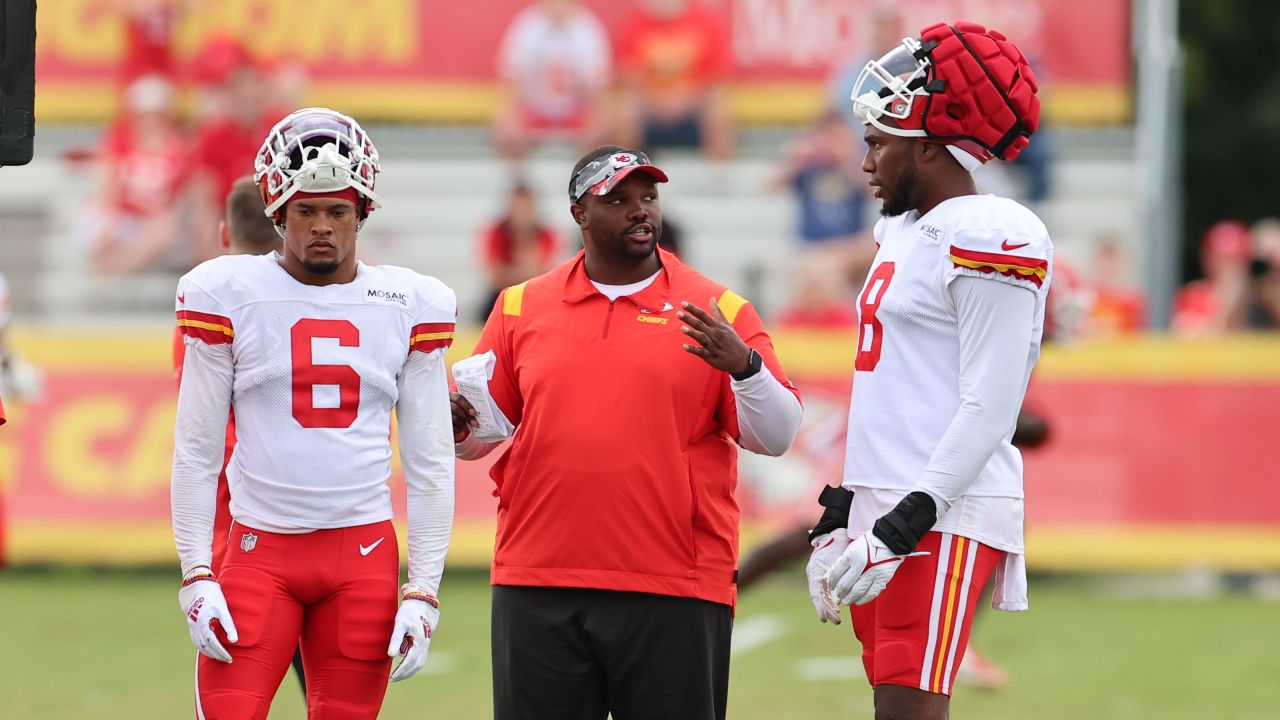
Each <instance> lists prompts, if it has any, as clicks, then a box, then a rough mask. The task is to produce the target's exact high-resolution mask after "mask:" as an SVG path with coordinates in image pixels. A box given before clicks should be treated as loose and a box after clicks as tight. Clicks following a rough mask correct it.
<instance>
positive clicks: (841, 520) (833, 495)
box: [809, 485, 853, 542]
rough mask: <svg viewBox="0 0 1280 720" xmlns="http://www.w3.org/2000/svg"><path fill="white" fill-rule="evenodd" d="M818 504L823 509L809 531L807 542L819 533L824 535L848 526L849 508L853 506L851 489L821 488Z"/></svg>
mask: <svg viewBox="0 0 1280 720" xmlns="http://www.w3.org/2000/svg"><path fill="white" fill-rule="evenodd" d="M818 504H819V505H821V506H822V507H823V508H824V509H823V511H822V519H820V520H818V524H817V525H814V526H813V529H812V530H810V531H809V542H813V539H814V538H816V537H818V536H819V535H826V534H827V533H829V532H831V531H833V530H839V529H840V528H847V527H849V508H850V507H852V506H853V491H852V490H845V489H844V488H842V487H831V486H830V485H828V486H827V487H824V488H822V493H821V494H820V495H818Z"/></svg>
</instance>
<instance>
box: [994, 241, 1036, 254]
mask: <svg viewBox="0 0 1280 720" xmlns="http://www.w3.org/2000/svg"><path fill="white" fill-rule="evenodd" d="M1030 244H1031V243H1029V242H1024V243H1018V244H1017V245H1010V244H1009V241H1008V240H1005V241H1004V242H1002V243H1000V249H1001V250H1004V251H1005V252H1009V251H1010V250H1017V249H1018V248H1024V247H1026V246H1028V245H1030Z"/></svg>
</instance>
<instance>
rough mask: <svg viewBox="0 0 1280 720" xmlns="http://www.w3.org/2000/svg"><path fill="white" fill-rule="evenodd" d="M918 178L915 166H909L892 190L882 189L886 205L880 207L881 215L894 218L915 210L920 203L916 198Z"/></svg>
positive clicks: (881, 192)
mask: <svg viewBox="0 0 1280 720" xmlns="http://www.w3.org/2000/svg"><path fill="white" fill-rule="evenodd" d="M917 180H918V178H917V177H916V166H915V164H914V163H913V164H911V165H908V166H907V167H906V168H905V169H904V170H903V171H902V174H901V175H899V176H898V181H897V182H896V183H894V184H893V187H892V188H882V189H881V191H880V194H881V196H882V199H883V200H884V203H883V204H882V205H881V206H880V214H881V215H883V216H885V217H894V216H897V215H901V214H903V213H906V212H910V211H911V210H915V209H916V208H917V207H918V206H919V205H920V203H919V202H918V201H917V198H915V197H914V196H915V194H916V189H917V187H918V186H919V182H918V181H917Z"/></svg>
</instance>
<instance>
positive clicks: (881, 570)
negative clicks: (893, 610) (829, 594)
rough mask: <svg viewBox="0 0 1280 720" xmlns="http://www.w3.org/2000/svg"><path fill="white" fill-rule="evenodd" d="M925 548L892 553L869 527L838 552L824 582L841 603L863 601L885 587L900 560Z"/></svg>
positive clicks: (874, 595) (847, 603)
mask: <svg viewBox="0 0 1280 720" xmlns="http://www.w3.org/2000/svg"><path fill="white" fill-rule="evenodd" d="M928 554H929V553H927V552H914V553H911V554H910V555H894V554H893V551H892V550H890V549H889V546H888V545H885V544H884V542H883V541H882V540H881V539H880V538H878V537H876V536H875V534H874V533H873V532H871V531H870V530H868V531H866V532H864V533H862V534H861V535H859V536H858V537H857V538H855V539H854V540H853V542H851V543H849V546H848V547H846V548H845V549H844V552H842V553H840V557H839V558H838V559H837V560H836V562H835V564H834V565H832V566H831V571H830V572H829V573H827V584H828V585H830V586H831V588H832V589H833V590H834V591H835V595H836V601H837V602H839V603H840V604H841V605H866V604H867V603H869V602H871V601H872V600H875V599H876V596H877V595H879V594H880V592H881V591H883V590H884V588H885V586H886V585H888V584H889V581H890V580H892V579H893V574H894V573H895V572H897V571H898V566H899V565H901V564H902V561H903V560H905V559H906V558H909V557H915V556H916V555H928Z"/></svg>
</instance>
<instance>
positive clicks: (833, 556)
mask: <svg viewBox="0 0 1280 720" xmlns="http://www.w3.org/2000/svg"><path fill="white" fill-rule="evenodd" d="M849 542H850V540H849V532H848V531H847V530H845V529H844V528H839V529H837V530H835V531H833V532H829V533H826V534H823V535H819V536H818V537H816V538H814V539H813V541H812V542H810V544H811V545H813V554H811V555H810V556H809V564H808V565H806V566H805V569H804V574H805V576H806V577H808V579H809V599H810V600H812V601H813V609H814V610H817V611H818V619H819V620H821V621H822V622H824V623H826V622H829V623H832V624H834V625H839V624H840V606H839V605H838V604H837V603H836V596H835V595H834V594H832V592H831V586H830V585H828V584H827V573H828V572H830V570H831V566H832V565H833V564H835V561H836V560H837V559H838V558H839V557H840V554H841V553H842V552H844V549H845V548H847V547H849Z"/></svg>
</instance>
